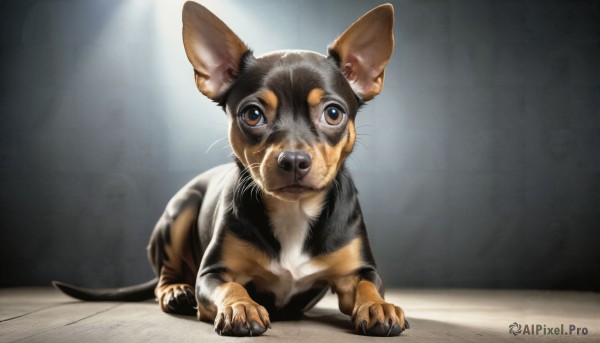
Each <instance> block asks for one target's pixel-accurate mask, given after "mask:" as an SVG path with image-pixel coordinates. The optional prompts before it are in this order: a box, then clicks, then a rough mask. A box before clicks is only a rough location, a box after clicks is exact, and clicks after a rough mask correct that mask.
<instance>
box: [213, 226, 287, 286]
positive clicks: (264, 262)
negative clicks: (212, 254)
mask: <svg viewBox="0 0 600 343" xmlns="http://www.w3.org/2000/svg"><path fill="white" fill-rule="evenodd" d="M222 251H223V252H222V255H221V260H222V261H223V264H224V265H225V267H226V268H227V270H228V271H229V273H228V275H229V276H230V277H231V280H232V281H238V280H240V278H241V277H244V276H245V277H252V278H257V279H259V280H262V281H263V282H275V281H276V277H275V276H274V275H273V274H272V273H270V272H269V271H268V267H269V258H268V257H267V255H266V254H265V253H263V252H261V251H259V250H258V249H256V248H255V247H253V246H252V245H251V244H250V243H248V242H244V241H243V240H241V239H239V238H237V237H235V236H234V235H233V234H231V233H227V234H225V237H224V238H223V248H222Z"/></svg>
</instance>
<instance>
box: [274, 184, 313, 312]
mask: <svg viewBox="0 0 600 343" xmlns="http://www.w3.org/2000/svg"><path fill="white" fill-rule="evenodd" d="M323 197H324V195H323V194H319V195H317V196H314V197H311V198H308V199H305V200H301V201H298V202H287V203H283V202H280V203H277V204H272V205H274V206H273V207H272V208H274V210H273V211H271V212H269V217H270V219H271V224H272V226H273V234H274V236H275V238H277V240H278V241H279V244H280V246H281V251H280V254H279V261H276V260H274V261H273V262H271V265H270V268H269V269H270V271H271V273H273V274H274V275H277V276H278V277H279V280H278V282H276V283H274V284H272V285H269V290H270V291H271V292H273V293H274V294H275V298H276V299H275V305H276V306H278V307H281V306H283V305H285V304H286V303H287V302H289V300H290V299H291V297H292V296H293V295H294V294H296V293H300V292H303V291H306V290H308V289H310V287H311V286H312V285H313V283H314V282H315V275H316V274H317V273H318V272H319V271H320V270H321V268H318V267H316V266H314V265H312V264H311V263H310V257H309V256H308V255H306V254H304V253H303V252H302V247H303V246H304V242H305V241H306V238H307V237H308V235H309V234H310V225H311V224H312V223H313V221H314V220H315V219H316V218H317V217H318V216H319V214H320V213H321V210H322V207H323Z"/></svg>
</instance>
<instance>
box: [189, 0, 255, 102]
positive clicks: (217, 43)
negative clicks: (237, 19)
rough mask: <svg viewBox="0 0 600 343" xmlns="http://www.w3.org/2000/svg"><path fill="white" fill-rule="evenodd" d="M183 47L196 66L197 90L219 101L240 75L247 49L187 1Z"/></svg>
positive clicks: (194, 4) (226, 29)
mask: <svg viewBox="0 0 600 343" xmlns="http://www.w3.org/2000/svg"><path fill="white" fill-rule="evenodd" d="M182 16H183V45H184V47H185V53H186V55H187V57H188V59H189V60H190V62H191V63H192V65H193V66H194V74H195V77H196V86H197V87H198V89H199V90H200V92H202V94H204V95H206V96H207V97H208V98H210V99H212V100H215V101H218V100H219V99H220V97H221V96H222V95H223V94H224V93H225V92H226V91H227V89H228V88H229V86H231V84H232V83H233V81H234V80H235V78H236V77H237V76H238V74H239V68H240V64H241V61H242V58H243V57H244V54H245V53H246V52H248V50H249V49H248V47H247V46H246V44H244V43H243V42H242V40H241V39H240V38H239V37H238V36H237V35H236V34H235V33H233V31H231V29H230V28H229V27H228V26H227V25H225V23H223V22H222V21H221V20H220V19H219V18H217V16H215V15H214V14H212V12H210V11H209V10H207V9H206V8H205V7H204V6H202V5H200V4H198V3H195V2H192V1H188V2H186V3H185V5H184V6H183V15H182Z"/></svg>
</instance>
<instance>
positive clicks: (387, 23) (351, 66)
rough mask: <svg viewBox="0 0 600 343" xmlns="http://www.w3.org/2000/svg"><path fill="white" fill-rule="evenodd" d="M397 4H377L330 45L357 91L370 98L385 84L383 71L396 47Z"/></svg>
mask: <svg viewBox="0 0 600 343" xmlns="http://www.w3.org/2000/svg"><path fill="white" fill-rule="evenodd" d="M393 27H394V7H393V6H392V5H391V4H385V5H381V6H378V7H375V8H374V9H372V10H371V11H369V12H367V13H366V14H364V15H363V16H362V17H360V18H359V19H358V20H357V21H355V22H354V24H352V25H351V26H350V27H349V28H348V29H347V30H346V31H344V33H342V35H340V36H339V37H338V38H337V39H336V40H335V41H334V42H333V43H332V44H331V45H330V47H329V56H330V57H333V58H336V59H337V60H338V63H339V66H340V68H341V69H342V72H343V73H344V75H345V76H346V79H348V82H350V85H351V86H352V89H353V90H354V93H356V94H357V95H358V97H359V98H360V99H361V100H362V101H367V100H371V99H372V98H373V97H375V96H376V95H377V94H379V93H380V92H381V89H382V88H383V74H384V69H385V66H386V64H387V63H388V61H389V59H390V57H391V56H392V51H393V50H394V33H393Z"/></svg>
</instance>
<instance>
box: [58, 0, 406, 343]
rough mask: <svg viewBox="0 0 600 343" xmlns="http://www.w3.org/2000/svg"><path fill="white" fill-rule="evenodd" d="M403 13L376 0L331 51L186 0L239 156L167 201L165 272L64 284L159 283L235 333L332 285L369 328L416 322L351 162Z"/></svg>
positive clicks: (133, 293) (198, 70) (176, 308)
mask: <svg viewBox="0 0 600 343" xmlns="http://www.w3.org/2000/svg"><path fill="white" fill-rule="evenodd" d="M393 18H394V17H393V8H392V6H391V5H389V4H388V5H382V6H379V7H377V8H375V9H373V10H372V11H370V12H368V13H367V14H365V15H364V16H362V17H361V18H360V19H358V20H357V21H356V22H355V23H354V24H352V26H350V27H349V28H348V29H347V30H346V31H345V32H344V33H343V34H342V35H341V36H340V37H338V38H337V39H336V40H335V41H334V42H333V43H332V44H331V46H330V47H329V50H328V54H327V55H321V54H318V53H316V52H311V51H278V52H273V53H269V54H266V55H262V56H254V55H253V54H252V51H251V50H250V49H249V48H248V47H247V46H246V45H245V44H244V43H243V42H242V41H241V40H240V38H238V36H236V35H235V34H234V33H233V32H232V31H231V30H230V29H229V27H227V25H225V24H224V23H223V22H222V21H221V20H219V19H218V18H217V17H216V16H215V15H213V14H212V13H211V12H209V11H208V10H207V9H206V8H204V7H203V6H201V5H199V4H196V3H194V2H188V3H186V4H185V6H184V8H183V41H184V45H185V51H186V53H187V56H188V58H189V60H190V62H191V63H192V66H193V67H194V75H195V80H196V85H197V86H198V89H199V90H200V92H202V94H204V95H205V96H207V97H208V98H210V99H211V100H214V101H216V102H218V103H219V104H220V105H221V106H222V108H223V109H224V111H225V112H226V113H227V117H228V119H229V141H230V143H231V147H232V148H233V151H234V154H235V163H232V164H228V165H223V166H219V167H216V168H214V169H212V170H209V171H207V172H205V173H203V174H201V175H199V176H198V177H196V178H195V179H193V180H192V181H191V182H189V183H188V184H187V185H186V186H185V187H183V189H182V190H180V191H179V192H178V193H177V194H176V195H175V196H174V197H173V199H172V200H171V201H170V202H169V204H168V205H167V208H166V210H165V213H164V214H163V216H162V217H161V218H160V220H159V221H158V223H157V224H156V227H155V228H154V232H153V233H152V237H151V239H150V244H149V247H148V255H149V259H150V262H151V264H152V266H153V268H154V271H155V272H156V274H157V276H158V280H157V281H153V282H149V283H147V284H145V285H139V286H134V287H129V288H123V289H118V290H115V289H113V290H89V289H82V288H77V287H73V286H68V285H65V284H61V283H57V284H56V285H57V286H58V287H59V288H61V289H62V290H63V291H65V292H66V293H68V294H70V295H73V296H75V297H78V298H80V299H84V300H137V299H142V298H145V297H147V296H149V290H150V289H152V290H153V291H154V294H153V295H154V296H156V298H157V299H158V302H159V304H160V307H161V309H162V310H163V311H165V312H168V313H178V314H196V315H197V316H198V318H199V319H200V320H203V321H214V325H215V330H216V331H217V332H218V333H219V334H222V335H235V336H246V335H249V336H256V335H260V334H262V333H264V332H265V331H266V330H267V329H268V328H269V327H270V319H269V316H272V317H274V318H277V317H289V316H294V315H297V314H299V313H302V312H303V311H306V310H307V309H309V308H311V307H312V306H313V305H314V304H315V303H316V302H317V301H318V300H319V299H320V298H321V297H322V296H323V294H324V293H325V292H326V291H327V290H328V289H330V288H331V289H332V290H333V291H334V292H335V293H337V295H338V297H339V307H340V310H341V311H342V312H343V313H345V314H348V315H350V316H352V321H353V323H354V326H355V328H356V330H357V331H358V332H359V333H362V334H366V335H375V336H390V335H399V334H400V333H401V332H402V331H403V330H404V329H405V328H407V327H408V323H407V322H406V321H405V319H404V313H403V311H402V309H401V308H400V307H398V306H394V305H393V304H390V303H388V302H386V301H385V300H384V298H383V283H382V281H381V278H380V277H379V274H378V273H377V271H376V269H375V261H374V260H373V255H372V253H371V250H370V248H369V241H368V239H367V232H366V230H365V224H364V223H363V217H362V214H361V210H360V206H359V204H358V199H357V191H356V189H355V187H354V184H353V182H352V179H351V178H350V176H349V175H348V173H347V172H346V171H345V169H344V161H345V160H346V157H347V156H348V154H350V152H351V151H352V149H353V146H354V141H355V138H356V132H355V127H354V119H355V116H356V113H357V111H358V109H359V108H360V107H361V105H362V104H363V103H364V102H366V101H368V100H371V99H372V98H373V97H375V96H376V95H377V94H379V92H380V91H381V89H382V87H383V79H384V68H385V66H386V64H387V62H388V60H389V59H390V56H391V54H392V50H393V44H394V40H393V34H392V26H393ZM150 296H152V294H151V293H150Z"/></svg>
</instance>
